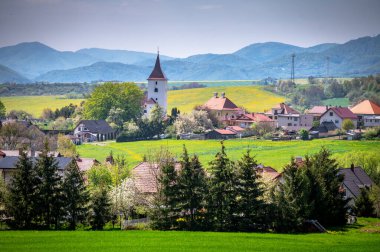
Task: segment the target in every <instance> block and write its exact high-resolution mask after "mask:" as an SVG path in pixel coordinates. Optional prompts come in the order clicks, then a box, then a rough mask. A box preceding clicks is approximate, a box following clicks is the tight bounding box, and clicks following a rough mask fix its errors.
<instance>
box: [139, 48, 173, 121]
mask: <svg viewBox="0 0 380 252" xmlns="http://www.w3.org/2000/svg"><path fill="white" fill-rule="evenodd" d="M167 99H168V78H166V75H165V73H164V72H163V71H162V68H161V62H160V53H157V58H156V63H155V65H154V68H153V71H152V73H151V74H150V75H149V77H148V93H147V97H146V99H145V102H144V116H148V115H149V113H150V111H151V110H152V108H153V107H154V106H155V105H156V104H157V105H158V106H160V107H161V108H162V110H163V114H164V115H166V111H167Z"/></svg>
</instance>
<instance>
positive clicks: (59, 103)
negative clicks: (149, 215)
mask: <svg viewBox="0 0 380 252" xmlns="http://www.w3.org/2000/svg"><path fill="white" fill-rule="evenodd" d="M213 92H219V93H221V92H226V94H227V96H228V97H229V98H231V99H232V101H234V102H235V103H236V105H238V106H243V107H245V108H247V109H248V110H250V111H255V112H262V111H264V109H269V108H271V106H273V105H275V104H277V103H279V102H282V101H284V100H285V98H284V97H281V96H277V95H275V94H272V93H270V92H267V91H264V90H262V88H261V87H260V86H236V87H211V88H195V89H185V90H175V91H169V93H168V105H169V110H168V111H170V109H171V108H172V107H177V108H178V109H179V110H181V111H182V112H189V111H191V110H192V109H193V108H194V106H195V105H200V104H204V103H205V102H206V101H207V100H208V99H210V97H212V95H213ZM60 98H61V97H60V96H12V97H1V98H0V100H1V101H2V102H3V103H4V105H5V107H6V109H7V111H10V110H13V109H15V110H25V111H26V112H28V113H31V114H32V115H33V116H35V117H40V116H41V113H42V110H43V109H44V108H51V109H53V110H55V109H56V108H61V107H63V106H66V105H69V104H70V103H73V104H79V103H80V102H81V101H83V99H60Z"/></svg>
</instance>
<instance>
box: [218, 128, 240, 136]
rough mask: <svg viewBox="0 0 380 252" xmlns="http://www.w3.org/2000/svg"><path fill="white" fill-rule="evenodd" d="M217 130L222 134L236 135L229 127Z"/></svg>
mask: <svg viewBox="0 0 380 252" xmlns="http://www.w3.org/2000/svg"><path fill="white" fill-rule="evenodd" d="M215 131H216V132H218V133H219V134H221V135H236V133H235V132H233V131H231V130H227V129H215Z"/></svg>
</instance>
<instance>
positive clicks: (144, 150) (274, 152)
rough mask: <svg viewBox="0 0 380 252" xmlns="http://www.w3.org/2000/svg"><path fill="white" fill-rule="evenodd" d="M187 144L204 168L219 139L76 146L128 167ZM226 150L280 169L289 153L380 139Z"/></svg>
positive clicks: (259, 143)
mask: <svg viewBox="0 0 380 252" xmlns="http://www.w3.org/2000/svg"><path fill="white" fill-rule="evenodd" d="M183 145H186V148H187V149H188V151H189V153H190V154H197V155H198V156H199V159H200V161H201V162H202V164H203V165H205V166H206V167H207V164H208V162H209V161H211V160H212V159H213V158H214V156H215V154H216V153H217V152H218V151H220V147H221V145H220V140H172V139H168V140H152V141H137V142H126V143H116V142H97V143H90V144H83V145H79V146H78V147H77V150H78V151H79V154H80V156H82V157H88V158H95V159H97V160H98V161H100V162H103V161H104V160H105V158H106V157H107V156H108V155H109V154H110V152H111V151H112V153H113V154H114V155H125V156H126V158H127V161H128V162H129V164H130V165H131V166H134V165H136V164H138V163H139V162H141V161H142V160H143V157H144V155H149V154H152V153H154V152H157V151H159V150H160V148H167V149H168V150H169V151H170V152H171V153H173V154H174V155H175V156H176V157H177V158H180V155H181V153H182V150H183ZM224 145H225V146H226V152H227V155H228V157H229V158H230V159H232V160H237V159H240V158H241V156H242V154H243V153H244V152H245V151H246V150H247V149H251V151H252V154H254V155H256V159H257V160H258V162H259V163H262V164H264V165H268V166H272V167H273V168H275V169H277V170H279V171H280V170H282V168H283V166H284V165H285V164H287V163H289V160H290V158H291V156H294V157H296V156H303V157H304V156H305V155H306V154H313V153H315V152H318V151H319V150H320V148H321V146H325V147H326V148H328V149H329V150H330V151H332V152H333V153H334V154H335V155H339V153H347V152H353V153H354V152H356V151H366V152H376V153H377V151H378V150H379V148H380V141H345V140H329V139H315V140H312V141H301V140H292V141H276V142H274V141H270V140H253V139H231V140H227V141H224Z"/></svg>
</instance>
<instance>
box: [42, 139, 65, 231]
mask: <svg viewBox="0 0 380 252" xmlns="http://www.w3.org/2000/svg"><path fill="white" fill-rule="evenodd" d="M36 168H37V173H38V177H39V179H40V183H39V186H38V200H37V202H38V206H39V207H38V208H39V217H40V220H41V224H42V225H43V227H45V228H48V229H49V228H51V226H52V225H54V227H55V229H58V227H59V224H60V221H61V219H62V216H63V192H62V177H61V176H60V175H59V173H58V162H57V160H56V159H55V158H54V157H53V156H52V155H49V147H48V143H47V142H45V147H44V149H43V151H42V153H41V154H40V156H39V157H38V158H37V163H36Z"/></svg>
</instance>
